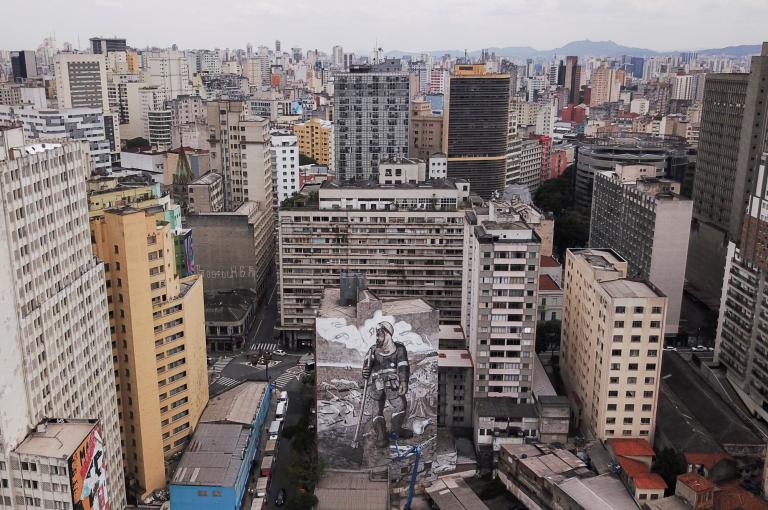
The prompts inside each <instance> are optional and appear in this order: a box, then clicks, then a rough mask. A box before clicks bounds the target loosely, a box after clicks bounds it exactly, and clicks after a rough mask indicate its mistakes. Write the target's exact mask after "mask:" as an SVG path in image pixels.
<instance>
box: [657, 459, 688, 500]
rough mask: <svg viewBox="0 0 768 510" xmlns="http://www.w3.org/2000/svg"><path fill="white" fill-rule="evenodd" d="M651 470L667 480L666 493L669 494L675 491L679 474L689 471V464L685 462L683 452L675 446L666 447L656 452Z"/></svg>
mask: <svg viewBox="0 0 768 510" xmlns="http://www.w3.org/2000/svg"><path fill="white" fill-rule="evenodd" d="M651 471H652V472H654V473H658V475H659V476H661V477H662V478H663V479H664V481H665V482H667V491H666V493H665V494H666V495H667V496H669V495H671V494H674V492H675V484H676V483H677V475H682V474H683V473H685V472H686V471H688V464H687V463H686V462H685V457H683V454H682V453H680V452H679V451H677V450H675V449H673V448H664V449H663V450H661V451H660V452H658V453H657V454H656V458H655V459H654V461H653V465H652V466H651Z"/></svg>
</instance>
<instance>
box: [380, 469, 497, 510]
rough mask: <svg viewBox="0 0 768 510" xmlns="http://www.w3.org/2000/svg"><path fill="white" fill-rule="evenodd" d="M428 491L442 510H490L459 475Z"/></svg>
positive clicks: (438, 483)
mask: <svg viewBox="0 0 768 510" xmlns="http://www.w3.org/2000/svg"><path fill="white" fill-rule="evenodd" d="M426 490H427V494H429V496H430V497H431V498H432V500H433V501H434V502H435V503H437V506H438V507H439V508H440V510H488V506H487V505H486V504H485V503H483V501H482V500H481V499H480V498H479V497H478V496H477V494H475V492H474V491H473V490H472V489H471V488H470V487H469V485H467V482H466V481H465V480H464V479H463V478H462V477H461V476H458V475H449V476H442V477H440V478H438V479H437V480H435V481H434V482H433V483H432V485H430V486H429V487H427V489H426ZM371 508H373V507H371Z"/></svg>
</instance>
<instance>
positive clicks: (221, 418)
mask: <svg viewBox="0 0 768 510" xmlns="http://www.w3.org/2000/svg"><path fill="white" fill-rule="evenodd" d="M267 387H268V384H267V383H263V382H255V381H246V382H243V383H240V384H239V385H237V386H235V387H234V388H232V389H230V390H227V391H225V392H224V393H222V394H220V395H218V396H216V397H212V398H211V399H210V400H209V401H208V405H207V406H205V411H203V414H202V416H200V423H228V424H232V423H234V424H240V425H244V426H246V427H250V426H251V424H252V423H253V422H254V420H256V415H257V414H258V413H259V408H260V407H261V403H262V401H263V399H264V393H265V392H266V391H267Z"/></svg>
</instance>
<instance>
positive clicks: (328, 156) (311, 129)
mask: <svg viewBox="0 0 768 510" xmlns="http://www.w3.org/2000/svg"><path fill="white" fill-rule="evenodd" d="M293 133H294V134H295V135H296V140H297V142H298V144H299V153H301V154H304V155H305V156H309V157H310V158H312V159H314V160H315V161H317V164H318V165H325V166H329V167H331V168H333V165H334V163H335V161H334V151H333V123H332V122H331V121H329V120H322V119H318V118H317V117H312V118H311V119H309V120H308V121H306V122H301V123H298V124H294V125H293Z"/></svg>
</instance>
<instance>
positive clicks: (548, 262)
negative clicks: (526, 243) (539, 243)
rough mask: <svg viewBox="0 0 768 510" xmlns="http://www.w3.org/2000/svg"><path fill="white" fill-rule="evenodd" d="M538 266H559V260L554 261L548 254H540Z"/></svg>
mask: <svg viewBox="0 0 768 510" xmlns="http://www.w3.org/2000/svg"><path fill="white" fill-rule="evenodd" d="M539 266H541V267H561V265H560V262H558V261H556V260H555V259H554V258H552V257H550V256H549V255H542V256H541V257H539Z"/></svg>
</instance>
